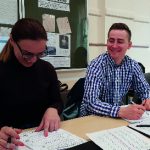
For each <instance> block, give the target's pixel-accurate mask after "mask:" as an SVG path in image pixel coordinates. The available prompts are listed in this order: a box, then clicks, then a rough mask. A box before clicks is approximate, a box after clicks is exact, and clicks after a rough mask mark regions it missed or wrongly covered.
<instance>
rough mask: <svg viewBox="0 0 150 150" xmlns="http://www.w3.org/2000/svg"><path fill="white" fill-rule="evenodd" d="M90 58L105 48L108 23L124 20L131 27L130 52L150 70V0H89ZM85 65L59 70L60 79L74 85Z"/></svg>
mask: <svg viewBox="0 0 150 150" xmlns="http://www.w3.org/2000/svg"><path fill="white" fill-rule="evenodd" d="M87 8H88V9H87V10H88V14H87V15H88V25H89V29H88V37H89V38H88V42H89V47H88V62H89V63H90V61H91V60H92V59H94V58H95V57H97V56H98V55H99V54H101V53H103V52H105V51H106V46H105V43H106V39H107V32H108V29H109V27H110V26H111V24H112V23H114V22H125V23H126V24H127V25H128V26H129V27H130V28H131V30H132V42H133V45H134V46H133V47H132V48H131V49H130V50H129V51H128V52H127V54H128V55H129V56H131V57H132V58H133V59H135V60H137V61H139V62H142V63H143V65H144V66H145V67H146V72H150V65H149V57H150V1H149V0H142V1H141V0H126V1H125V0H115V1H114V0H87ZM85 72H86V69H80V70H72V71H71V70H69V71H68V70H65V71H58V72H57V73H58V77H59V78H60V80H61V79H62V81H64V82H67V83H68V84H69V86H70V87H71V86H72V85H73V84H74V82H76V80H77V79H78V78H80V77H83V76H85Z"/></svg>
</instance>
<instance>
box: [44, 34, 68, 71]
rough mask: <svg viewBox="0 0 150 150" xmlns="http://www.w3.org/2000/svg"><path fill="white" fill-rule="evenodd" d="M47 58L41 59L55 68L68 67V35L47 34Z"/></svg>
mask: <svg viewBox="0 0 150 150" xmlns="http://www.w3.org/2000/svg"><path fill="white" fill-rule="evenodd" d="M47 35H48V41H47V51H46V52H47V56H46V57H44V58H43V59H44V60H46V61H48V62H50V63H51V64H52V65H53V66H54V67H55V68H59V67H70V51H71V44H70V41H71V36H70V34H59V33H47Z"/></svg>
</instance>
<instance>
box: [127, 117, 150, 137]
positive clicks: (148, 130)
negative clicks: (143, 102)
mask: <svg viewBox="0 0 150 150" xmlns="http://www.w3.org/2000/svg"><path fill="white" fill-rule="evenodd" d="M142 124H144V125H150V119H145V120H143V121H142V122H140V123H135V124H129V127H131V128H133V129H136V130H138V131H141V132H143V133H145V134H147V135H149V136H150V127H137V125H142Z"/></svg>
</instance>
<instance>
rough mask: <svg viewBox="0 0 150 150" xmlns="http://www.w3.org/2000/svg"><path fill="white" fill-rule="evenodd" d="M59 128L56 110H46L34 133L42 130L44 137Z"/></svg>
mask: <svg viewBox="0 0 150 150" xmlns="http://www.w3.org/2000/svg"><path fill="white" fill-rule="evenodd" d="M58 128H60V117H59V115H58V112H57V109H55V108H48V109H47V110H46V112H45V114H44V116H43V118H42V121H41V123H40V125H39V126H38V127H37V129H36V130H35V131H41V130H44V136H48V132H49V131H50V132H51V131H56V130H57V129H58Z"/></svg>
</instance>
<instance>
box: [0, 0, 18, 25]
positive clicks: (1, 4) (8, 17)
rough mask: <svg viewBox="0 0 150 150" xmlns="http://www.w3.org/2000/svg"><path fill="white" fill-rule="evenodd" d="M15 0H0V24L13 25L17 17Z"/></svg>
mask: <svg viewBox="0 0 150 150" xmlns="http://www.w3.org/2000/svg"><path fill="white" fill-rule="evenodd" d="M17 5H18V4H17V0H1V1H0V10H1V11H0V16H1V17H0V24H11V25H13V24H14V23H15V22H16V21H17V19H18V13H17V10H18V8H17V7H18V6H17Z"/></svg>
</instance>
